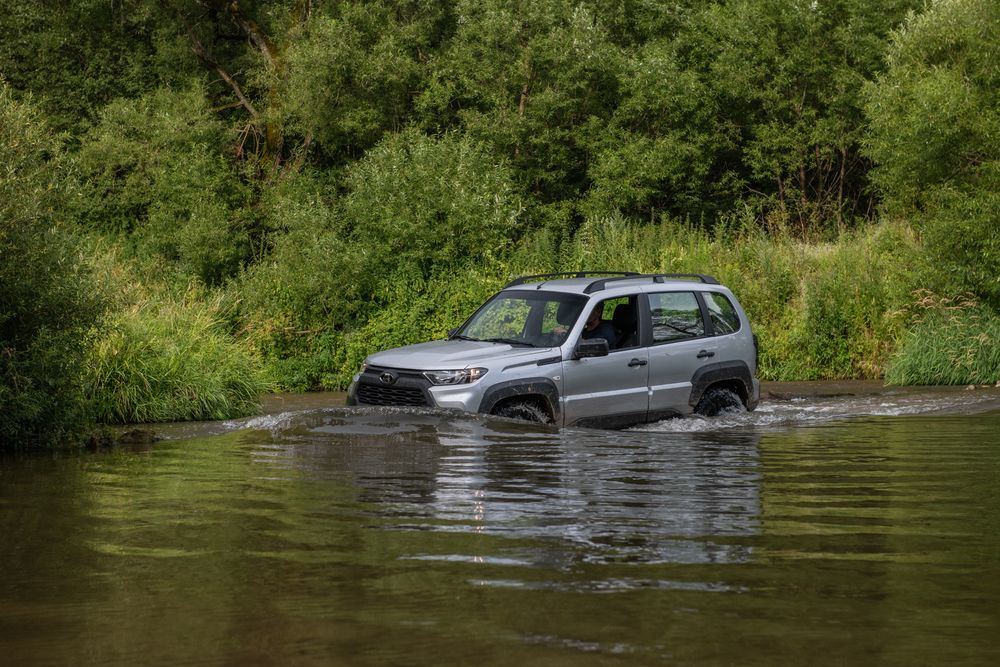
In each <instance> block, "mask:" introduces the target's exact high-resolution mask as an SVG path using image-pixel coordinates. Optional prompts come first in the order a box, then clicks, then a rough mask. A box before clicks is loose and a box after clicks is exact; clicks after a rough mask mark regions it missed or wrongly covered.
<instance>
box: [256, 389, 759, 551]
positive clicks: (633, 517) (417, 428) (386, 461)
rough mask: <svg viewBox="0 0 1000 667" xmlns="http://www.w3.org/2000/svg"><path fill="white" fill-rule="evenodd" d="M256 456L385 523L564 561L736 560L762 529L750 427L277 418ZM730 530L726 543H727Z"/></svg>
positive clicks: (324, 415) (460, 416) (418, 416)
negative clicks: (490, 539) (611, 427)
mask: <svg viewBox="0 0 1000 667" xmlns="http://www.w3.org/2000/svg"><path fill="white" fill-rule="evenodd" d="M271 431H272V438H271V443H272V444H271V445H269V446H268V447H266V448H262V449H261V450H259V455H260V457H261V460H262V462H263V461H265V460H266V462H267V463H268V464H269V465H272V466H273V465H276V464H278V465H284V466H288V467H291V468H294V469H296V470H298V471H299V472H300V473H305V474H307V475H312V476H316V477H317V478H320V479H336V480H340V481H343V482H346V483H348V484H350V485H352V486H353V487H355V488H356V490H357V502H358V503H359V504H360V505H362V506H363V507H365V508H367V511H371V512H373V513H374V514H375V515H377V516H378V517H380V518H381V519H382V520H385V521H386V523H385V524H384V527H385V528H387V529H392V530H426V531H446V532H460V533H477V534H484V535H491V536H498V537H505V538H511V539H514V540H527V541H529V542H530V543H531V544H533V545H534V546H533V547H532V548H521V549H520V551H519V552H518V558H520V559H522V560H525V559H526V560H527V561H528V562H530V564H535V565H544V566H546V567H553V566H555V567H571V566H573V565H574V564H575V563H589V564H593V563H678V564H682V563H692V564H693V563H739V562H745V561H747V560H748V559H749V558H750V555H751V547H750V546H747V545H746V544H745V542H746V540H740V539H738V538H739V537H741V536H742V537H745V536H750V535H756V534H757V533H758V532H759V528H760V513H761V512H760V490H759V486H760V480H761V474H760V459H759V454H758V449H757V444H758V438H759V436H758V435H757V434H754V433H752V432H711V431H708V432H696V433H663V432H660V433H651V432H637V431H621V432H619V431H601V430H590V429H577V430H572V429H563V430H557V429H555V428H550V427H546V426H540V425H536V424H528V423H524V422H514V421H509V420H503V419H496V418H492V417H484V416H476V415H469V414H465V413H442V412H434V411H427V410H401V409H384V408H382V409H352V408H343V409H327V410H315V411H308V412H303V413H296V414H291V415H285V416H283V417H282V419H280V420H278V421H276V423H275V424H274V425H272V427H271ZM733 538H737V539H733Z"/></svg>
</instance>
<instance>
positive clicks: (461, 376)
mask: <svg viewBox="0 0 1000 667" xmlns="http://www.w3.org/2000/svg"><path fill="white" fill-rule="evenodd" d="M486 370H487V369H485V368H463V369H461V370H457V371H427V372H426V373H424V377H425V378H427V379H428V380H430V381H431V382H432V383H433V384H469V383H470V382H475V381H476V380H478V379H479V378H481V377H483V376H484V375H486Z"/></svg>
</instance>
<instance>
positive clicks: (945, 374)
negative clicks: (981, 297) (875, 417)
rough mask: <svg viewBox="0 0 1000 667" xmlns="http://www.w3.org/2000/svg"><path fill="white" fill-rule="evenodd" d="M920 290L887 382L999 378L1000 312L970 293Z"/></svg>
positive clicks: (964, 381)
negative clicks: (950, 294) (945, 295)
mask: <svg viewBox="0 0 1000 667" xmlns="http://www.w3.org/2000/svg"><path fill="white" fill-rule="evenodd" d="M917 296H919V297H920V298H919V300H918V301H917V302H916V303H915V304H914V305H913V310H914V311H915V314H916V321H915V323H914V325H913V327H912V328H911V329H910V330H909V331H908V332H907V333H906V335H905V336H904V338H903V340H902V343H901V344H900V346H899V349H898V350H896V352H895V354H893V356H892V359H891V360H890V362H889V365H888V368H887V369H886V373H885V381H886V383H887V384H903V385H905V384H991V385H992V384H996V383H998V382H1000V315H998V314H997V312H996V311H995V310H993V309H992V308H989V307H987V306H984V305H983V304H982V303H978V302H976V300H975V299H974V298H972V297H970V296H968V295H967V296H965V297H962V298H955V299H949V298H942V297H937V296H935V295H934V294H931V293H930V292H926V291H923V292H919V293H917Z"/></svg>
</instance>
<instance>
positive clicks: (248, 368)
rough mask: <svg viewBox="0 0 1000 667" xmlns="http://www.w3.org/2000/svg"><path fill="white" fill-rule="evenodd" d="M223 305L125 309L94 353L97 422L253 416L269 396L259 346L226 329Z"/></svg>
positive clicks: (152, 302) (179, 303) (171, 303)
mask: <svg viewBox="0 0 1000 667" xmlns="http://www.w3.org/2000/svg"><path fill="white" fill-rule="evenodd" d="M219 308H220V307H219V300H218V299H204V300H196V299H187V300H183V299H181V300H177V299H172V298H169V297H167V298H165V297H163V296H162V295H161V296H160V297H158V298H150V299H147V300H143V301H140V302H137V303H134V304H132V305H130V306H128V307H125V308H123V309H121V310H120V311H118V312H117V313H116V314H115V315H114V316H113V317H112V318H111V319H110V321H109V322H108V324H107V329H106V330H105V331H103V332H102V335H101V336H100V337H99V339H98V341H97V344H96V345H95V347H94V349H93V352H92V356H91V359H92V362H91V366H90V373H89V378H90V382H89V384H90V391H91V395H92V396H93V400H94V404H95V410H96V418H97V419H98V421H100V422H102V423H108V424H124V423H142V422H165V421H186V420H212V419H229V418H233V417H239V416H244V415H248V414H252V413H253V412H255V411H256V410H257V409H258V400H259V397H260V395H261V394H262V393H263V392H265V391H267V390H268V384H267V382H266V381H265V380H264V376H263V373H262V371H261V367H260V363H259V361H258V358H257V355H256V353H255V351H254V350H253V348H252V346H251V345H250V344H249V343H248V342H246V341H241V340H239V339H237V338H234V337H233V336H232V335H230V333H229V332H228V331H227V330H226V327H225V324H224V321H223V319H222V317H221V314H220V309H219Z"/></svg>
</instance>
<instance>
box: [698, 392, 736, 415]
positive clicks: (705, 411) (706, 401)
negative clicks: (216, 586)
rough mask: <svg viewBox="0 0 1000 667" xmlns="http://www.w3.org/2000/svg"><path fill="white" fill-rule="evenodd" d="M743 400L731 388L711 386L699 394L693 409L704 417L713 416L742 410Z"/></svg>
mask: <svg viewBox="0 0 1000 667" xmlns="http://www.w3.org/2000/svg"><path fill="white" fill-rule="evenodd" d="M743 410H744V405H743V401H741V400H740V397H739V395H738V394H737V393H736V392H735V391H733V390H732V389H724V388H722V387H712V388H711V389H709V390H708V391H706V392H705V393H704V394H702V396H701V400H700V401H698V405H697V406H696V407H695V409H694V411H695V412H696V413H698V414H699V415H702V416H704V417H715V416H716V415H720V414H722V413H724V412H743Z"/></svg>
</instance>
